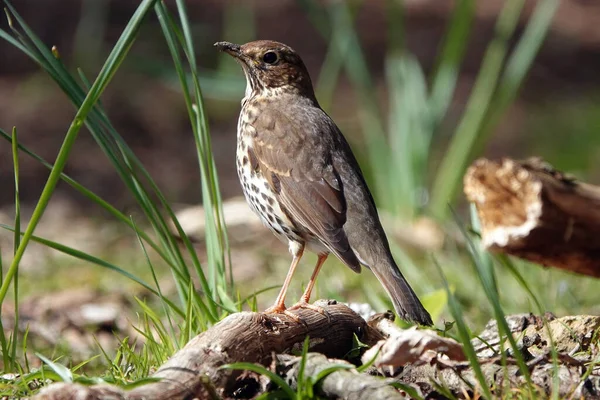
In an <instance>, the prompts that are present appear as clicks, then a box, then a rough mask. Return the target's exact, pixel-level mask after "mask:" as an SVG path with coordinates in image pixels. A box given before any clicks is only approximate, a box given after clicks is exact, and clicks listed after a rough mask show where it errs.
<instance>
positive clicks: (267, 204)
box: [236, 98, 305, 251]
mask: <svg viewBox="0 0 600 400" xmlns="http://www.w3.org/2000/svg"><path fill="white" fill-rule="evenodd" d="M256 101H260V100H258V99H256V100H254V101H253V100H251V99H246V98H244V100H242V112H241V113H240V118H239V120H238V129H237V151H236V163H237V172H238V177H239V179H240V183H241V184H242V191H243V192H244V196H245V197H246V201H247V202H248V205H249V206H250V208H251V209H252V211H253V212H254V213H255V214H256V215H258V217H259V218H260V219H261V221H262V223H263V224H264V225H265V226H266V227H268V228H269V229H270V230H271V231H272V232H273V233H274V234H275V235H276V236H277V237H278V238H279V239H280V240H281V241H283V242H284V243H288V244H289V246H290V251H292V247H296V246H298V245H300V244H302V243H304V242H305V239H304V238H303V237H302V234H301V233H300V231H299V229H298V228H297V227H296V226H295V225H294V223H293V222H292V221H291V220H290V218H289V217H288V215H287V213H286V212H285V211H284V210H283V209H282V208H281V205H280V203H279V202H278V201H277V194H276V193H275V192H274V191H273V189H272V188H271V184H270V183H269V181H268V180H267V179H266V177H265V176H263V174H262V172H261V171H260V169H259V167H258V160H257V159H256V156H255V155H254V151H253V142H254V138H255V137H256V130H255V128H254V126H253V125H252V123H253V122H254V120H255V119H256V112H255V108H256V107H255V102H256Z"/></svg>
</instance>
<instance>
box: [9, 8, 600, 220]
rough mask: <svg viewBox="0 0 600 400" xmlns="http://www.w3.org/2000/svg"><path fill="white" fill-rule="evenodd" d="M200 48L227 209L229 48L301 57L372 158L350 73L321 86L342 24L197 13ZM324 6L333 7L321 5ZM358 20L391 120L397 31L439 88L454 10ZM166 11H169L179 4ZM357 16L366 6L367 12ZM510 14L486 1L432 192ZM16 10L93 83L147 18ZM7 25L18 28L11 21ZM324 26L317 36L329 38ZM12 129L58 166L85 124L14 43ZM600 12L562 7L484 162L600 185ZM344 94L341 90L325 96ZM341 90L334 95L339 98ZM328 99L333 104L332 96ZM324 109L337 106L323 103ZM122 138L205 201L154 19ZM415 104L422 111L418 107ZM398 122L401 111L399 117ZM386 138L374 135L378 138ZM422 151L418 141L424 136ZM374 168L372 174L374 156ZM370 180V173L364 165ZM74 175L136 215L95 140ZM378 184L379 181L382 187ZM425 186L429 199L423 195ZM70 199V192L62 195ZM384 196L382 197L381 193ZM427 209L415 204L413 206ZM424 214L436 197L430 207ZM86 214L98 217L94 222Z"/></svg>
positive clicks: (180, 195)
mask: <svg viewBox="0 0 600 400" xmlns="http://www.w3.org/2000/svg"><path fill="white" fill-rule="evenodd" d="M187 3H188V7H189V10H188V11H189V14H190V18H191V21H192V23H193V33H194V35H195V38H194V39H195V44H196V46H197V49H196V50H197V55H198V65H199V66H200V68H201V71H200V74H201V77H202V78H203V81H202V84H203V90H204V96H205V98H206V102H207V107H208V115H209V118H210V126H211V136H212V138H213V142H212V143H213V149H214V157H215V159H216V162H217V168H218V171H219V176H220V178H221V188H222V191H223V196H224V197H225V198H228V197H231V196H235V195H239V194H240V193H241V191H240V187H239V185H238V183H237V177H236V175H235V169H234V162H233V158H234V152H235V145H234V141H235V127H236V120H237V114H238V111H239V100H240V99H241V97H242V95H243V88H244V85H245V84H244V82H243V76H242V73H241V71H240V70H239V67H238V66H237V65H236V64H235V63H232V62H231V60H228V59H224V58H223V57H222V55H220V54H218V53H217V52H216V51H215V49H214V48H213V47H212V44H213V43H214V42H215V41H218V40H229V41H234V42H240V43H241V42H246V41H250V40H253V39H258V38H269V39H274V40H278V41H282V42H284V43H287V44H289V45H290V46H292V47H293V48H295V49H296V50H297V51H298V52H299V53H300V54H301V55H302V57H303V59H304V61H305V62H306V64H307V66H308V69H309V71H310V72H311V75H312V78H313V81H314V82H315V83H319V84H320V86H319V90H320V93H321V94H323V92H325V91H326V92H327V95H326V96H321V97H322V103H323V106H324V108H325V109H326V110H327V111H328V112H329V113H330V114H331V115H332V117H333V118H334V120H335V121H336V122H337V124H338V125H339V126H340V127H341V129H342V131H343V132H344V133H345V134H346V136H347V137H348V138H349V140H350V141H351V143H352V144H353V147H354V148H355V150H356V151H357V152H358V153H361V148H363V149H364V147H363V146H362V141H363V140H364V138H365V136H367V137H368V135H369V134H375V133H370V132H368V131H366V130H365V129H363V128H362V127H361V125H360V123H359V118H360V115H361V107H362V106H363V103H364V102H363V100H364V99H363V100H361V99H360V93H358V91H357V90H355V87H354V86H353V85H352V82H351V79H349V78H348V73H347V71H345V70H342V71H341V73H340V76H339V79H336V80H335V81H334V82H333V85H332V82H323V81H322V78H323V77H322V75H321V74H322V73H323V72H325V73H327V71H324V70H323V69H322V67H323V62H324V60H326V55H327V54H328V47H329V43H328V42H329V37H327V36H324V35H323V32H321V31H320V29H321V30H323V31H325V32H327V31H328V30H329V29H331V24H332V22H331V20H328V19H327V18H325V19H324V21H325V22H324V23H320V24H315V23H314V18H316V17H315V14H314V13H311V12H310V10H309V9H308V8H309V7H307V6H306V4H305V3H306V2H303V1H292V0H289V1H285V0H282V1H275V2H274V1H269V0H262V1H261V0H254V1H242V0H239V1H217V0H214V1H209V0H202V1H200V0H193V1H188V2H187ZM318 3H322V4H323V5H326V4H329V3H330V2H318ZM354 3H356V2H349V3H348V4H350V6H349V7H355V10H354V11H353V12H354V13H355V15H354V18H355V19H356V21H355V33H356V35H357V37H358V39H359V41H360V44H361V46H362V52H363V55H364V61H365V62H366V67H367V68H368V72H369V73H370V74H371V80H372V84H373V85H372V87H371V89H372V91H373V95H374V96H375V98H376V99H378V101H379V102H380V108H381V110H383V112H382V114H384V115H382V121H383V123H384V124H386V122H385V121H387V120H388V116H387V115H385V113H387V112H388V107H387V103H388V101H389V97H388V93H387V92H388V90H389V89H390V83H389V79H387V77H386V70H385V62H386V54H389V52H388V50H389V48H390V44H389V37H388V36H389V32H388V30H389V29H390V26H391V28H394V26H392V25H394V24H396V23H397V24H403V26H401V27H400V26H399V27H397V29H398V32H399V33H398V34H397V39H399V40H400V41H402V46H403V51H408V52H410V54H411V55H413V56H414V60H415V61H416V62H418V64H419V65H420V67H421V68H422V71H423V73H424V74H425V77H431V74H432V72H433V71H434V69H435V67H436V60H437V59H438V54H439V52H440V50H441V48H442V44H443V38H444V33H445V31H446V29H447V26H448V24H449V20H450V18H451V17H452V12H453V7H454V5H455V4H456V3H455V2H453V1H446V0H441V1H440V0H429V1H428V0H421V1H406V2H404V5H403V7H402V10H401V12H402V14H403V15H402V17H403V22H402V21H399V22H395V23H394V24H390V26H388V25H387V24H386V16H388V15H389V13H390V10H389V4H388V3H389V2H386V1H371V0H370V1H367V2H364V3H363V4H360V5H353V4H354ZM525 3H526V4H525V8H524V11H523V14H522V16H521V18H520V19H519V24H518V26H517V27H516V34H515V35H514V36H513V38H511V39H510V40H509V46H512V45H514V43H515V42H516V40H517V39H518V38H519V34H520V33H522V31H523V29H524V26H525V25H526V23H527V19H528V17H529V16H530V15H531V12H532V10H533V7H534V5H535V3H536V2H534V1H527V2H525ZM167 4H168V2H167ZM356 4H358V3H356ZM504 4H505V1H502V0H486V1H484V2H481V1H480V2H476V6H475V12H474V18H473V22H472V24H471V26H470V27H469V28H470V30H471V32H470V35H469V37H468V38H466V39H465V40H466V54H465V58H464V61H463V63H462V66H460V73H459V75H458V80H457V83H456V92H455V93H454V95H453V96H452V101H451V104H450V107H449V108H448V112H447V113H446V115H445V116H444V117H443V120H442V122H441V124H440V128H439V129H437V130H436V132H435V136H436V138H435V140H433V141H432V146H433V148H432V151H431V157H430V158H429V160H428V171H430V173H429V174H428V175H426V179H430V180H431V179H432V176H433V173H434V172H435V167H436V166H437V165H439V162H440V159H441V157H442V155H443V154H444V152H445V150H446V148H447V144H448V141H449V139H450V137H451V135H452V133H453V132H454V130H455V128H456V125H457V123H458V122H459V120H460V118H461V115H462V114H463V113H464V108H465V104H466V102H467V100H468V97H469V95H470V92H471V89H472V87H473V84H474V80H475V78H476V75H477V73H478V71H479V70H480V67H481V62H482V58H483V55H484V52H485V50H486V47H487V45H488V44H489V42H490V40H491V39H492V37H493V32H494V24H495V22H496V18H497V17H498V14H499V13H500V10H501V8H502V7H503V5H504ZM15 5H16V6H17V9H18V10H19V12H20V13H21V15H22V16H23V17H24V19H25V20H26V21H28V23H29V24H30V26H31V27H32V28H33V29H34V30H35V31H36V32H37V33H38V34H39V35H40V36H41V38H42V39H43V40H44V41H45V43H47V44H48V45H55V46H56V47H57V49H58V51H59V53H60V56H61V59H62V60H63V61H64V62H65V63H66V64H67V65H68V66H70V67H71V68H72V69H74V68H75V67H81V68H82V69H83V70H84V71H85V72H86V74H87V75H88V76H93V75H94V74H95V73H96V72H97V70H98V68H99V65H100V63H101V61H102V60H103V59H104V58H105V57H106V55H107V54H108V52H109V50H110V49H111V47H112V45H113V44H114V41H115V40H116V38H117V36H118V35H119V33H120V32H121V31H122V29H123V27H124V24H125V23H126V22H127V20H128V18H129V16H130V15H131V13H132V12H133V11H134V9H135V7H136V6H137V2H136V1H132V0H119V1H107V0H82V1H75V0H60V1H59V0H45V1H36V0H20V1H18V2H16V3H15ZM1 24H2V26H3V27H4V28H6V27H7V22H6V20H5V19H4V18H3V20H2V21H1ZM317 26H319V28H318V27H317ZM0 60H2V61H1V62H0V127H1V128H2V129H4V130H5V131H10V129H11V128H12V126H17V127H18V129H19V133H20V135H19V136H20V138H21V140H22V142H23V143H24V144H26V145H28V146H31V148H33V149H34V150H36V151H38V153H39V154H40V155H42V156H44V157H46V158H48V159H53V157H54V156H55V154H56V151H57V149H58V147H59V145H60V143H61V141H62V138H63V133H64V132H65V131H66V128H67V127H68V124H69V122H70V120H71V118H72V116H73V114H74V110H73V108H72V106H71V105H70V104H69V103H68V101H67V100H66V99H65V98H64V96H63V95H62V94H61V93H60V92H58V91H57V90H55V87H54V85H53V83H52V82H51V81H50V79H49V78H48V77H47V76H46V75H45V74H43V73H42V72H41V71H40V70H39V68H38V67H37V66H36V65H35V64H33V63H32V62H31V61H30V60H29V59H27V58H26V57H25V56H24V55H23V54H21V53H19V52H18V51H17V50H16V49H15V48H13V47H11V46H10V45H9V44H8V43H6V42H4V41H1V42H0ZM598 71H600V4H599V3H596V2H590V1H568V2H562V4H561V5H560V7H559V10H558V12H557V13H556V16H555V17H554V19H553V22H552V25H551V27H550V31H549V34H548V37H547V38H546V40H545V42H544V44H543V45H542V47H541V50H540V53H539V55H538V57H537V58H536V60H535V61H534V63H533V66H532V68H531V71H530V73H529V74H528V76H527V78H526V80H525V84H524V86H523V88H522V90H521V91H520V93H519V96H518V97H517V99H516V100H515V102H514V104H513V105H511V106H510V107H509V109H508V110H507V112H506V113H505V114H504V115H503V116H502V117H501V119H500V120H499V122H498V124H497V125H496V126H494V127H493V130H492V134H491V137H490V138H489V141H487V143H483V144H482V149H481V151H477V154H476V155H487V156H491V157H501V156H510V157H516V158H520V157H526V156H531V155H539V156H542V157H543V158H545V159H546V160H547V161H549V162H550V163H552V164H554V165H555V166H556V167H557V168H559V169H563V170H567V171H569V172H572V173H574V174H576V175H577V176H578V177H581V178H583V179H588V180H590V181H592V182H594V181H595V182H598V181H599V180H600V113H599V109H598V104H599V100H600V74H599V73H598ZM328 85H330V86H333V87H332V88H329V87H325V86H328ZM329 91H331V95H329ZM329 96H330V97H329ZM323 98H327V99H326V100H323ZM102 101H103V104H104V106H105V107H106V109H107V111H108V114H109V116H110V118H111V120H112V122H113V123H114V125H115V126H116V128H117V130H118V131H119V132H120V133H121V135H122V136H123V137H124V138H125V139H126V141H127V142H128V144H129V145H130V146H131V147H132V148H133V149H134V151H135V152H136V153H137V154H138V155H139V156H140V157H141V159H142V160H143V161H144V162H145V163H146V166H147V168H148V169H149V171H150V172H151V173H152V175H153V176H154V177H155V179H156V180H157V182H158V183H159V185H160V186H161V188H162V189H163V190H164V191H165V193H166V194H168V196H169V198H170V199H171V200H173V201H177V202H183V203H194V202H197V201H198V200H199V199H198V193H199V190H198V185H197V180H196V173H195V171H196V165H197V161H196V155H195V151H194V149H193V146H192V143H193V138H192V135H191V129H190V127H189V124H188V123H187V115H186V110H185V107H184V104H183V102H182V100H181V96H180V93H179V88H178V87H177V83H176V77H175V75H174V71H173V69H172V67H171V64H170V59H169V54H168V50H167V47H166V46H165V43H164V39H163V38H162V36H161V33H160V29H159V27H158V21H157V20H155V16H154V15H152V16H151V18H149V20H148V21H146V23H145V24H144V25H143V26H142V32H141V34H140V35H139V37H138V39H137V41H136V43H135V44H134V47H133V49H132V52H131V54H130V56H129V57H128V59H127V60H126V61H125V64H124V65H123V67H122V68H121V69H120V71H119V72H118V74H117V76H116V77H115V80H114V82H113V83H112V84H111V85H110V86H109V88H108V89H107V91H106V93H105V94H104V95H103V98H102ZM415 101H417V99H415ZM392 111H393V110H392ZM376 130H377V128H375V127H374V128H373V131H376ZM413 135H414V136H415V140H418V135H419V132H418V130H415V132H414V133H413ZM9 150H10V149H9V146H8V145H7V144H3V145H2V146H0V185H1V187H4V188H8V187H10V186H11V185H12V180H13V175H12V166H11V165H12V164H11V160H10V156H9V155H10V153H9ZM359 157H361V161H362V162H363V163H366V162H368V160H367V158H366V157H367V155H366V154H365V152H364V151H363V153H362V154H359ZM365 169H367V170H368V167H367V166H365ZM67 172H68V173H69V174H70V175H71V176H73V177H74V178H76V179H77V180H79V181H80V182H82V183H83V184H85V185H87V186H90V187H93V188H94V189H95V190H96V191H97V192H98V193H99V194H100V195H103V196H104V197H105V198H107V199H109V200H111V201H114V202H116V204H117V205H119V206H120V207H127V206H129V205H130V204H131V199H130V198H129V197H128V196H126V195H125V190H123V187H122V184H121V183H120V181H119V179H118V177H117V176H116V175H115V174H114V173H113V172H112V170H111V168H109V163H108V161H107V160H106V159H105V158H104V156H103V155H102V154H101V153H100V152H99V151H98V149H97V147H96V146H95V144H94V142H93V140H92V139H91V137H89V135H85V134H84V135H81V137H80V138H79V139H78V141H77V143H76V145H75V151H74V153H73V155H72V157H71V158H70V160H69V164H68V166H67ZM46 176H47V171H46V170H45V169H44V167H42V166H41V165H39V164H38V163H36V162H35V161H33V160H31V159H26V158H25V159H23V160H22V163H21V178H22V179H21V181H22V183H21V185H22V186H21V199H22V201H23V203H31V202H33V201H35V200H36V199H37V196H38V195H39V192H40V190H41V187H42V184H43V182H45V178H46ZM371 179H372V178H371ZM423 187H427V184H426V183H424V185H423ZM60 189H64V190H60ZM57 193H60V194H64V195H65V196H67V197H68V198H69V199H70V200H73V201H75V202H76V204H77V206H78V207H82V209H85V206H86V203H85V201H84V200H82V199H80V198H78V197H77V196H76V195H74V193H73V192H72V191H70V190H68V189H66V188H59V191H58V192H57ZM377 196H378V197H380V196H381V195H380V194H378V195H377ZM415 196H416V195H415ZM418 196H420V198H421V199H422V201H426V199H427V196H426V192H423V193H420V194H418ZM12 201H13V195H12V193H11V190H2V191H0V204H2V205H8V204H11V203H12ZM85 212H86V213H89V212H93V209H92V210H85Z"/></svg>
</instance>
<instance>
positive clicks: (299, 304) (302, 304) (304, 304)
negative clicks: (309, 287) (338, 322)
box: [288, 299, 331, 320]
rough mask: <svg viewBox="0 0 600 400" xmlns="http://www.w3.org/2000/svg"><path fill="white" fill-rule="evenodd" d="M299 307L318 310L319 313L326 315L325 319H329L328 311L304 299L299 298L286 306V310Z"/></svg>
mask: <svg viewBox="0 0 600 400" xmlns="http://www.w3.org/2000/svg"><path fill="white" fill-rule="evenodd" d="M301 308H305V309H309V310H313V311H316V312H318V313H319V314H321V315H323V316H325V317H327V320H331V318H330V317H329V313H328V312H327V311H325V309H324V308H323V307H319V306H316V305H314V304H310V303H309V302H307V301H306V300H304V299H301V300H300V301H299V302H297V303H296V304H294V305H293V306H291V307H290V308H288V310H299V309H301Z"/></svg>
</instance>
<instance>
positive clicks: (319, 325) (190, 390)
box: [37, 301, 381, 400]
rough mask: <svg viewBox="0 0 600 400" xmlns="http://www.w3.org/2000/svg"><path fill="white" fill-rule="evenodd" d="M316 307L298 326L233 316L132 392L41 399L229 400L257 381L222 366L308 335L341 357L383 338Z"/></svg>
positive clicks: (94, 391)
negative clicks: (219, 398)
mask: <svg viewBox="0 0 600 400" xmlns="http://www.w3.org/2000/svg"><path fill="white" fill-rule="evenodd" d="M316 304H317V305H319V306H321V307H323V308H324V310H325V312H326V315H321V314H319V313H317V312H315V311H313V310H304V309H303V310H299V311H298V312H297V313H298V316H299V317H300V319H301V320H300V322H299V321H295V320H294V319H292V318H289V317H287V316H285V315H272V314H262V313H251V312H242V313H236V314H232V315H230V316H229V317H227V318H225V319H224V320H223V321H221V322H219V323H218V324H217V325H215V326H214V327H213V328H211V329H209V330H207V331H206V332H204V333H202V334H200V335H198V336H196V337H195V338H194V339H192V340H191V341H190V342H189V343H188V344H187V345H186V346H185V347H184V348H183V349H181V350H180V351H179V352H177V353H176V354H175V355H173V357H171V358H170V359H169V360H168V361H167V362H166V363H165V364H164V365H163V366H162V367H160V369H159V370H158V371H157V372H156V373H155V374H154V375H153V376H152V378H158V379H160V380H159V381H157V382H152V383H149V384H146V385H143V386H141V387H138V388H135V389H133V390H131V391H125V390H123V389H120V388H118V387H115V386H109V385H94V386H82V385H78V384H54V385H50V386H49V387H48V388H46V389H44V390H43V391H42V392H41V393H40V395H38V397H37V398H39V399H89V400H92V399H105V398H114V399H157V398H160V399H184V398H185V399H187V398H195V397H198V398H210V397H211V392H213V393H217V394H219V395H220V396H224V397H230V396H232V395H233V394H234V392H236V393H239V392H240V391H241V392H245V393H246V392H247V393H249V392H251V391H252V389H253V386H256V379H246V378H245V377H244V375H241V374H240V372H239V371H232V370H228V369H219V367H220V366H222V365H224V364H229V363H233V362H252V363H260V364H263V365H266V366H268V365H270V364H271V362H272V361H273V355H274V354H279V353H287V352H290V351H293V350H299V349H301V348H302V343H303V341H304V338H305V337H306V336H307V335H308V336H309V337H310V350H311V351H315V352H320V353H323V354H325V355H326V356H327V357H339V358H341V357H344V356H345V355H346V354H347V353H348V352H349V351H350V350H351V349H352V346H353V343H354V335H356V336H357V337H358V338H359V339H360V340H361V341H363V342H365V341H367V342H369V341H371V343H373V341H376V340H378V339H380V338H381V335H379V334H378V333H377V332H374V331H373V330H372V329H370V328H369V326H368V325H367V323H366V321H365V320H364V319H362V318H361V317H360V316H359V315H358V314H356V313H354V312H353V311H352V310H351V309H349V308H348V307H347V306H345V305H343V304H337V303H335V302H327V301H321V302H317V303H316ZM240 376H241V378H240ZM238 378H240V381H238ZM255 389H256V390H258V389H259V388H258V387H256V388H255Z"/></svg>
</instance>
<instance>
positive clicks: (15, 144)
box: [0, 127, 21, 370]
mask: <svg viewBox="0 0 600 400" xmlns="http://www.w3.org/2000/svg"><path fill="white" fill-rule="evenodd" d="M18 143H19V141H18V137H17V128H14V127H13V130H12V143H11V149H12V159H13V171H14V178H15V232H14V235H13V243H14V249H13V251H14V253H16V252H17V249H18V248H19V245H20V244H21V201H20V196H19V146H18ZM13 296H14V302H15V304H14V307H15V309H14V313H15V316H14V318H15V321H14V328H13V333H12V340H11V344H12V348H11V351H10V357H11V363H10V364H8V365H9V367H10V370H14V367H15V363H16V361H17V342H18V340H17V338H18V333H19V272H18V269H17V271H16V272H15V276H14V278H13ZM1 303H2V302H1V301H0V304H1Z"/></svg>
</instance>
